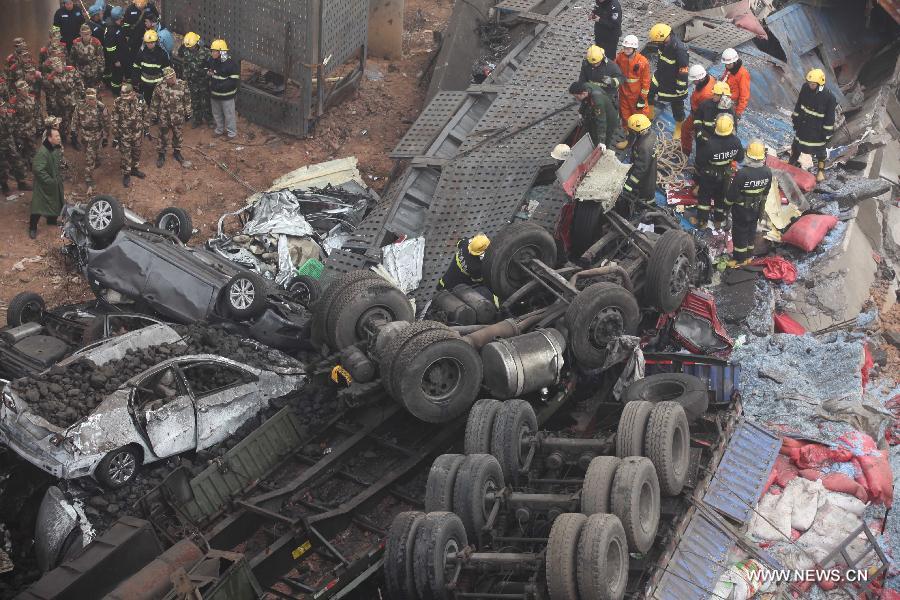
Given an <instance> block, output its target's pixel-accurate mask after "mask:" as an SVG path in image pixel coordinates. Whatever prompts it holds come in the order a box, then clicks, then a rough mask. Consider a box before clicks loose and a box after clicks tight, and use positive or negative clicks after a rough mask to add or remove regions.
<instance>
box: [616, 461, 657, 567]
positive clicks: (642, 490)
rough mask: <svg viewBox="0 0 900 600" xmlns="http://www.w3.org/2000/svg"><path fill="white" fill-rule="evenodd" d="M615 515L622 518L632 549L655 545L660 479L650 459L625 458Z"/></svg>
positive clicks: (618, 477)
mask: <svg viewBox="0 0 900 600" xmlns="http://www.w3.org/2000/svg"><path fill="white" fill-rule="evenodd" d="M611 502H612V511H611V512H612V514H614V515H616V516H617V517H619V520H620V521H621V522H622V527H623V528H624V529H625V539H627V540H628V548H629V549H630V550H631V551H632V552H641V553H645V552H647V551H648V550H650V548H651V547H652V546H653V541H654V540H655V539H656V530H657V528H658V527H659V506H660V504H659V503H660V500H659V479H658V478H657V477H656V469H655V468H654V466H653V463H652V462H650V459H649V458H644V457H643V456H629V457H628V458H624V459H622V464H621V465H619V468H618V469H617V470H616V476H615V479H613V486H612V496H611Z"/></svg>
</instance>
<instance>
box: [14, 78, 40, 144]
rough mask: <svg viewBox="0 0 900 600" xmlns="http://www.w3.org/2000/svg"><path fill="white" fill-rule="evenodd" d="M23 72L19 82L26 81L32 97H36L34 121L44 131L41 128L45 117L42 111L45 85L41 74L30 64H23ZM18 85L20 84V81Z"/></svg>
mask: <svg viewBox="0 0 900 600" xmlns="http://www.w3.org/2000/svg"><path fill="white" fill-rule="evenodd" d="M22 72H23V76H22V78H21V79H20V80H19V81H24V82H25V83H27V84H28V88H29V90H30V91H31V94H32V96H34V119H35V122H36V123H37V125H38V127H39V129H43V128H42V127H40V124H41V118H42V116H43V111H42V110H41V86H42V84H43V79H42V78H41V72H40V71H38V70H37V67H35V66H34V64H33V63H30V62H26V63H23V67H22ZM16 84H18V81H17V82H16Z"/></svg>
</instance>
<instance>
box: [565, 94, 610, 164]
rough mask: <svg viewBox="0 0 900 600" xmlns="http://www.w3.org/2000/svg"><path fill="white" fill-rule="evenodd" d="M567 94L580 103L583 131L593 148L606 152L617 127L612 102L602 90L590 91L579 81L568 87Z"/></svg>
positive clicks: (579, 109) (579, 110)
mask: <svg viewBox="0 0 900 600" xmlns="http://www.w3.org/2000/svg"><path fill="white" fill-rule="evenodd" d="M569 93H570V94H572V96H573V97H574V98H575V99H576V100H578V101H579V102H580V103H581V106H579V108H578V112H579V114H580V115H581V123H582V127H583V129H584V131H586V132H587V133H589V134H590V136H591V140H592V141H593V142H594V145H595V146H599V147H600V149H601V150H603V151H606V148H607V147H609V146H611V145H612V140H613V138H614V136H615V133H616V131H617V130H618V127H619V112H618V111H617V110H616V108H615V106H613V103H612V100H611V99H610V97H609V96H608V95H607V94H606V92H604V91H603V90H600V89H594V90H592V89H591V88H589V87H588V86H587V84H586V83H583V82H581V81H576V82H575V83H573V84H572V85H570V86H569Z"/></svg>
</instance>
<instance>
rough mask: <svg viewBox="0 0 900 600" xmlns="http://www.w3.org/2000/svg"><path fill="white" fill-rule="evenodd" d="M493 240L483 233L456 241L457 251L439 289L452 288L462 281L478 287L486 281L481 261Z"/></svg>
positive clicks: (439, 283) (440, 282) (439, 284)
mask: <svg viewBox="0 0 900 600" xmlns="http://www.w3.org/2000/svg"><path fill="white" fill-rule="evenodd" d="M490 245H491V240H490V238H488V236H486V235H485V234H483V233H479V234H477V235H474V236H473V237H471V238H462V239H461V240H459V241H458V242H456V252H455V254H454V256H453V260H452V261H450V266H449V267H448V268H447V272H446V273H444V276H443V277H441V280H440V281H439V282H438V289H440V290H443V289H449V290H452V289H453V288H455V287H456V286H458V285H459V284H461V283H465V284H467V285H470V286H472V287H473V288H477V287H479V286H481V285H483V283H484V276H483V274H482V264H481V261H482V259H483V258H484V253H485V251H487V249H488V246H490Z"/></svg>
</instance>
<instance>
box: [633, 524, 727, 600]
mask: <svg viewBox="0 0 900 600" xmlns="http://www.w3.org/2000/svg"><path fill="white" fill-rule="evenodd" d="M733 545H734V538H733V537H731V535H729V534H728V533H726V532H725V531H723V530H722V529H720V528H718V527H716V526H715V525H714V524H713V523H712V522H711V521H710V520H709V519H707V518H706V517H705V516H704V515H703V514H701V513H700V512H699V511H697V512H695V513H694V514H693V515H692V516H691V522H690V523H689V524H688V526H687V528H686V529H685V531H684V535H682V536H681V540H680V541H679V542H678V547H677V548H676V549H675V552H674V554H673V555H672V559H671V560H670V561H669V563H668V565H667V566H666V570H665V573H664V574H663V576H662V577H661V578H660V580H659V585H657V587H656V589H655V590H653V591H651V593H650V594H649V595H648V596H649V597H651V598H654V599H655V600H709V598H710V597H711V596H712V592H713V588H715V587H716V582H717V581H718V580H719V577H720V576H721V574H722V572H723V571H724V570H725V568H726V567H727V566H728V565H727V564H726V560H727V557H728V551H729V550H730V549H731V547H732V546H733Z"/></svg>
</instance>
